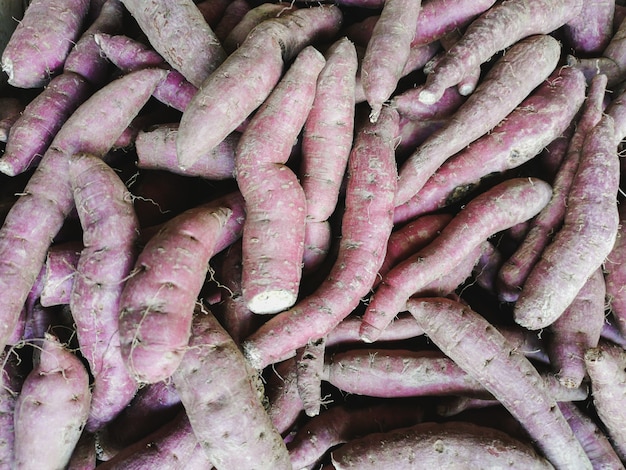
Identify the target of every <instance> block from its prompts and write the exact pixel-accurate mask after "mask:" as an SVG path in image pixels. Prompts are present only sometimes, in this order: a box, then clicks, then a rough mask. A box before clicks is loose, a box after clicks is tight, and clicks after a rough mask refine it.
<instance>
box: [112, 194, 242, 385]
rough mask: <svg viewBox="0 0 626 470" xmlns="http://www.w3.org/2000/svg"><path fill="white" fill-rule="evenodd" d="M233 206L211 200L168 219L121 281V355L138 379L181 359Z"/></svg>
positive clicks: (160, 376) (163, 374) (161, 373)
mask: <svg viewBox="0 0 626 470" xmlns="http://www.w3.org/2000/svg"><path fill="white" fill-rule="evenodd" d="M231 215H232V210H231V209H228V208H227V207H220V206H219V205H217V206H216V205H212V204H211V203H209V204H206V205H203V206H198V207H194V208H191V209H188V210H186V211H184V212H183V213H181V214H179V215H178V216H176V217H174V218H172V219H170V220H169V221H167V222H166V223H165V224H164V226H163V228H162V229H161V230H160V231H159V232H158V233H157V234H156V235H154V236H153V237H152V238H150V239H149V241H148V243H147V244H146V245H145V246H144V248H143V250H142V251H141V253H140V254H139V256H138V258H137V260H136V263H135V268H134V270H133V272H132V274H131V276H130V277H129V278H128V280H127V281H126V283H125V284H124V289H123V291H122V298H121V301H120V314H119V328H120V343H121V350H122V356H123V357H124V360H125V361H126V365H127V367H128V369H129V370H130V371H131V374H132V375H133V376H134V377H135V378H136V379H137V380H138V381H139V382H145V383H154V382H158V381H160V380H165V379H167V378H168V377H170V376H171V375H172V373H173V372H174V371H175V370H176V368H177V367H178V366H179V365H180V361H181V360H182V358H183V356H184V354H185V351H186V350H187V345H188V343H189V337H190V334H191V321H192V315H193V311H194V308H195V303H196V300H197V297H198V295H199V294H200V290H201V289H202V286H203V285H204V282H205V278H206V275H207V272H208V269H209V260H210V259H211V257H212V256H213V255H214V254H215V253H216V247H217V243H218V240H219V238H220V236H221V233H220V232H221V231H222V229H223V228H224V226H225V225H226V223H227V221H228V219H229V218H230V216H231Z"/></svg>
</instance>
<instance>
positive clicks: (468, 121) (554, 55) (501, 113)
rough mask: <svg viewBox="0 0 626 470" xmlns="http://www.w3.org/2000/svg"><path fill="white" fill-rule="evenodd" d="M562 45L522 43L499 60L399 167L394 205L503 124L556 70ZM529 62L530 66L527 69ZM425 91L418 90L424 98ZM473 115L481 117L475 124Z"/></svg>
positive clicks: (541, 40) (545, 39) (543, 39)
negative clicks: (456, 155)
mask: <svg viewBox="0 0 626 470" xmlns="http://www.w3.org/2000/svg"><path fill="white" fill-rule="evenodd" d="M560 49H561V48H560V45H559V43H558V41H557V40H556V39H554V38H553V37H551V36H547V35H537V36H532V37H530V38H527V39H524V40H522V41H520V42H518V43H516V44H515V45H514V46H512V47H511V48H510V49H509V50H508V51H507V53H506V54H505V55H504V56H503V57H501V58H500V59H498V60H497V62H496V63H495V64H494V65H493V67H492V68H491V69H490V71H489V72H488V73H487V75H486V76H485V78H484V79H483V80H482V81H481V84H480V85H479V86H478V88H477V89H476V90H475V91H474V92H473V93H472V94H471V95H470V96H469V97H468V98H467V100H466V101H465V102H464V103H463V104H462V105H461V106H460V107H459V109H458V110H457V112H456V113H454V114H453V116H452V117H451V118H450V119H448V120H447V124H446V125H444V127H443V128H442V129H440V130H438V131H437V132H435V133H433V134H432V135H431V136H430V137H429V138H428V139H427V140H426V141H425V142H424V143H422V144H421V145H420V146H419V147H418V148H417V149H416V151H415V152H413V154H412V155H411V156H410V157H409V158H408V160H407V161H406V162H404V163H403V164H402V166H401V167H400V171H399V174H400V178H399V181H398V193H397V195H396V206H398V205H400V204H404V203H405V202H406V201H408V200H409V199H410V198H411V197H413V196H414V195H415V194H417V192H418V191H419V190H420V189H421V188H422V186H423V185H424V184H425V183H426V181H427V180H428V178H430V176H431V175H432V174H433V173H435V171H436V170H437V168H439V166H440V165H441V164H442V163H443V162H444V161H446V160H447V159H448V158H449V157H451V156H452V155H453V154H455V153H456V152H458V151H460V150H462V149H463V148H464V147H465V146H467V145H468V144H470V143H471V142H473V141H474V140H476V139H477V138H479V137H481V136H482V135H484V134H485V133H487V132H488V131H489V130H490V129H492V128H493V127H495V126H496V125H497V124H498V123H499V122H500V121H502V119H504V118H505V117H506V116H507V115H508V114H509V113H510V112H511V111H513V110H514V109H515V107H516V106H517V105H518V104H519V103H520V102H521V101H522V100H523V99H524V98H526V97H527V96H528V94H529V93H530V92H531V91H532V90H533V89H534V88H535V87H537V86H538V85H539V84H540V83H541V82H543V80H545V79H546V78H547V77H548V76H549V75H550V74H551V73H552V72H553V70H554V68H555V67H556V64H557V62H558V59H559V55H560ZM531 63H532V66H529V64H531ZM424 91H425V89H424V88H423V89H422V93H424ZM475 116H481V119H476V118H475Z"/></svg>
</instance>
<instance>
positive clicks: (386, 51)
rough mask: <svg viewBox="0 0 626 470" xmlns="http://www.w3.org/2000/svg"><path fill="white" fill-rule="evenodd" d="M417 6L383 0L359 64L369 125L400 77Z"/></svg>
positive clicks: (414, 1) (417, 1)
mask: <svg viewBox="0 0 626 470" xmlns="http://www.w3.org/2000/svg"><path fill="white" fill-rule="evenodd" d="M421 5H422V1H421V0H387V1H386V2H385V4H384V6H383V8H382V11H381V14H380V17H379V18H378V21H377V22H376V25H375V26H374V29H373V30H372V36H371V37H370V40H369V41H368V43H367V47H366V49H365V56H364V57H363V61H362V62H361V82H362V84H363V90H364V92H365V98H366V100H367V102H368V103H369V105H370V107H371V112H370V119H371V120H372V121H373V122H376V119H378V115H379V114H380V110H381V108H382V106H383V103H385V101H387V100H388V99H389V97H390V96H391V95H392V93H393V91H394V90H395V89H396V87H397V86H398V80H400V78H401V77H402V71H403V70H404V66H405V64H406V62H407V60H408V57H409V51H410V48H411V42H412V40H413V37H414V36H415V24H416V23H417V18H418V15H419V12H420V8H421Z"/></svg>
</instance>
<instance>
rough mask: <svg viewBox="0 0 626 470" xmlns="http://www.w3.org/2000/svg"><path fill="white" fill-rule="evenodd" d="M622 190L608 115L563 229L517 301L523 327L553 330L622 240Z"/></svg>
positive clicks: (586, 154)
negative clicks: (619, 205) (619, 238)
mask: <svg viewBox="0 0 626 470" xmlns="http://www.w3.org/2000/svg"><path fill="white" fill-rule="evenodd" d="M618 190H619V158H618V154H617V148H616V146H615V143H614V127H613V119H612V118H611V117H610V116H608V115H604V116H603V117H602V119H601V120H600V122H599V123H598V124H597V125H596V126H595V127H594V128H593V129H592V130H591V131H590V133H589V135H588V136H587V138H586V139H585V141H584V143H583V147H582V153H581V156H580V162H579V164H578V170H577V171H576V175H575V176H574V179H573V180H572V184H571V187H570V190H569V193H568V196H567V206H566V211H565V215H564V218H563V226H562V227H561V229H560V230H559V232H558V233H557V234H556V235H555V236H554V238H553V239H552V242H551V243H550V244H549V245H548V246H547V247H546V248H545V250H544V251H543V254H542V257H541V259H540V260H539V261H538V262H537V263H536V264H535V265H534V267H533V269H532V271H531V272H530V274H529V275H528V278H527V279H526V282H525V283H524V287H523V288H522V291H521V292H520V295H519V298H518V299H517V301H516V302H515V307H514V317H515V321H516V322H517V323H518V324H520V325H522V326H524V327H526V328H529V329H533V330H535V329H540V328H544V327H546V326H547V325H550V324H551V323H552V322H554V321H555V320H556V319H557V318H558V317H559V316H560V315H561V314H562V313H563V312H564V310H565V309H566V308H567V306H568V305H569V304H570V303H571V302H572V301H573V300H574V298H575V297H576V294H577V293H578V291H580V289H581V288H582V286H583V285H584V284H585V282H586V281H587V279H588V278H589V276H591V274H592V273H593V272H594V271H595V270H596V269H598V268H599V267H600V266H601V265H602V263H603V262H604V260H605V259H606V257H607V256H608V255H609V253H610V252H611V249H612V248H613V245H614V243H615V240H616V237H617V232H618V224H619V214H618V209H617V193H618ZM563 279H567V282H565V283H564V282H562V280H563Z"/></svg>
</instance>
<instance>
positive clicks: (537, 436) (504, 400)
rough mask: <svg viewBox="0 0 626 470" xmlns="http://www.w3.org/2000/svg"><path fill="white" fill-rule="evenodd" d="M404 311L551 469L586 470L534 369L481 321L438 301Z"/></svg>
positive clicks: (458, 307)
mask: <svg viewBox="0 0 626 470" xmlns="http://www.w3.org/2000/svg"><path fill="white" fill-rule="evenodd" d="M408 309H409V311H410V312H411V314H412V315H413V316H414V318H415V320H416V321H417V322H418V324H419V325H420V326H421V327H422V328H424V332H425V333H426V334H427V335H428V337H429V338H430V339H431V340H432V342H433V343H434V344H435V345H436V346H437V347H438V348H439V349H440V350H441V351H442V353H444V354H445V355H447V356H448V357H449V358H450V359H452V360H453V361H454V362H455V363H456V364H457V365H458V366H459V367H460V368H462V370H464V371H466V372H467V374H468V375H470V376H471V377H473V378H474V379H475V380H477V381H478V382H479V383H481V384H483V386H484V387H485V389H486V390H488V391H489V392H490V393H491V394H492V395H493V396H494V397H495V398H496V399H498V400H499V401H500V403H501V404H502V405H503V406H504V407H505V408H506V409H507V410H508V411H509V412H510V413H511V415H513V416H514V417H515V418H516V419H517V420H518V421H519V422H520V424H521V425H522V426H524V428H525V429H526V431H527V432H528V434H529V436H530V437H531V439H532V440H533V441H534V442H535V444H536V445H537V447H538V448H539V449H540V450H541V451H542V452H543V454H544V455H545V456H546V457H547V458H548V459H549V460H550V462H551V463H552V464H553V465H554V466H555V467H557V468H581V469H582V468H585V469H591V463H590V462H589V459H588V457H587V455H586V454H585V452H584V450H583V448H582V446H581V445H580V443H579V442H578V440H577V439H576V438H575V437H574V434H573V433H572V430H571V428H570V427H569V425H568V423H567V421H566V420H565V418H564V416H563V415H562V414H561V412H560V411H559V409H558V407H557V406H556V400H555V398H554V396H553V395H552V393H551V392H550V391H549V389H548V388H547V387H546V385H545V380H544V379H543V378H542V377H541V375H540V374H539V372H538V371H537V369H536V368H535V366H534V365H533V364H532V363H531V362H530V361H529V360H528V359H527V358H526V357H524V356H523V355H522V354H521V353H519V352H517V351H515V349H514V346H513V345H512V344H511V343H510V342H509V341H508V340H507V339H506V337H504V336H503V335H502V334H501V333H499V332H498V330H497V329H496V328H495V327H494V326H493V325H491V324H490V323H489V322H488V321H487V320H486V319H485V318H484V317H482V316H481V315H480V314H478V313H477V312H475V311H473V310H472V309H470V308H469V307H467V306H465V305H463V304H460V303H458V302H455V301H451V300H448V299H442V298H424V299H417V298H415V299H411V300H410V301H409V302H408Z"/></svg>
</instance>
